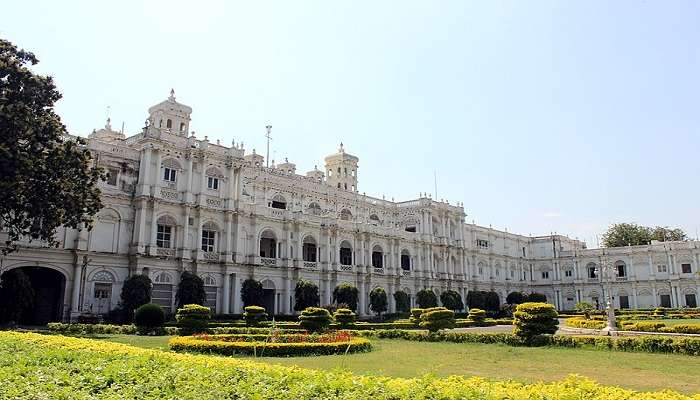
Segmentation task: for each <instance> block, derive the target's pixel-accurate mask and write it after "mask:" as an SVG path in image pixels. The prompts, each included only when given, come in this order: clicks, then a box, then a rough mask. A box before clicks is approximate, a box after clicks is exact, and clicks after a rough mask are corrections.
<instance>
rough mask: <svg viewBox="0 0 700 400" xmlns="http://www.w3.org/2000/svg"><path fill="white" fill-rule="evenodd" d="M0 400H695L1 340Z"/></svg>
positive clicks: (50, 339) (579, 381)
mask: <svg viewBox="0 0 700 400" xmlns="http://www.w3.org/2000/svg"><path fill="white" fill-rule="evenodd" d="M0 397H2V398H8V399H71V400H72V399H77V400H83V399H105V400H116V399H196V400H206V399H231V398H237V399H259V400H262V399H348V400H349V399H357V400H365V399H368V400H369V399H372V400H389V399H392V400H398V399H411V400H428V399H442V400H450V399H464V400H466V399H480V400H482V399H483V400H497V399H509V400H521V399H522V400H545V399H547V400H583V399H585V400H603V399H606V400H607V399H612V400H700V395H695V396H687V395H683V394H680V393H676V392H673V391H662V392H636V391H633V390H627V389H622V388H618V387H611V386H601V385H599V384H597V383H595V382H593V381H591V380H588V379H585V378H581V377H577V376H570V377H569V378H567V379H565V380H562V381H558V382H550V383H535V384H523V383H518V382H513V381H505V382H499V381H490V380H486V379H482V378H474V377H472V378H468V377H462V376H451V377H447V378H436V377H434V376H425V377H422V378H413V379H401V378H388V377H382V376H362V375H353V374H351V373H347V372H341V371H333V372H322V371H315V370H309V369H303V368H298V367H283V366H280V365H273V364H265V363H259V362H255V361H247V360H241V359H236V358H224V357H211V356H205V355H194V354H181V353H170V352H162V351H159V350H152V349H142V348H136V347H132V346H128V345H123V344H117V343H109V342H104V341H97V340H90V339H78V338H70V337H62V336H54V335H39V334H34V333H18V332H0Z"/></svg>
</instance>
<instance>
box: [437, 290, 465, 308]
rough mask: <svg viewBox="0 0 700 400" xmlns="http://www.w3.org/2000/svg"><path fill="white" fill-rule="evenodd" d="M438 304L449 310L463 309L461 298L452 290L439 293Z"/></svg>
mask: <svg viewBox="0 0 700 400" xmlns="http://www.w3.org/2000/svg"><path fill="white" fill-rule="evenodd" d="M440 302H441V303H442V306H443V307H445V308H447V309H449V310H453V311H456V310H461V309H463V308H464V303H463V302H462V296H461V295H460V294H459V293H458V292H456V291H454V290H445V291H444V292H442V293H440Z"/></svg>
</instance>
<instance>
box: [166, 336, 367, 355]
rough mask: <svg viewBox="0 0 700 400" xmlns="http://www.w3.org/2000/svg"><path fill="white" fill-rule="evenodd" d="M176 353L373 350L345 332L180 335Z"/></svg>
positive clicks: (172, 344)
mask: <svg viewBox="0 0 700 400" xmlns="http://www.w3.org/2000/svg"><path fill="white" fill-rule="evenodd" d="M168 344H169V345H170V348H171V349H172V350H174V351H189V352H196V353H215V354H221V355H227V356H228V355H233V354H244V355H255V356H260V357H262V356H269V357H285V356H312V355H329V354H346V353H356V352H363V351H370V350H371V349H372V346H371V344H370V342H369V340H367V339H366V338H359V337H354V336H353V335H352V334H350V333H348V332H345V331H338V332H333V333H327V334H323V335H318V334H314V335H309V334H280V333H279V332H278V331H274V332H272V333H271V334H231V335H206V334H205V335H196V336H181V337H176V338H173V339H170V341H169V342H168Z"/></svg>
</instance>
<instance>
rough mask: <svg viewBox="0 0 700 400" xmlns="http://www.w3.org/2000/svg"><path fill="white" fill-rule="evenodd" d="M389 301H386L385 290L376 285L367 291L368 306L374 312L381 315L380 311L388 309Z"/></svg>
mask: <svg viewBox="0 0 700 400" xmlns="http://www.w3.org/2000/svg"><path fill="white" fill-rule="evenodd" d="M388 306H389V302H388V301H387V297H386V291H385V290H384V289H382V288H380V287H376V288H374V289H372V291H371V292H369V308H370V309H371V310H372V311H374V312H376V313H377V315H379V316H380V317H381V315H382V313H383V312H384V311H386V310H387V309H388Z"/></svg>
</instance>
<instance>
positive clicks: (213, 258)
mask: <svg viewBox="0 0 700 400" xmlns="http://www.w3.org/2000/svg"><path fill="white" fill-rule="evenodd" d="M200 254H201V255H202V259H203V260H205V261H209V262H218V261H219V253H217V252H215V251H202V252H201V253H200Z"/></svg>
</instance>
